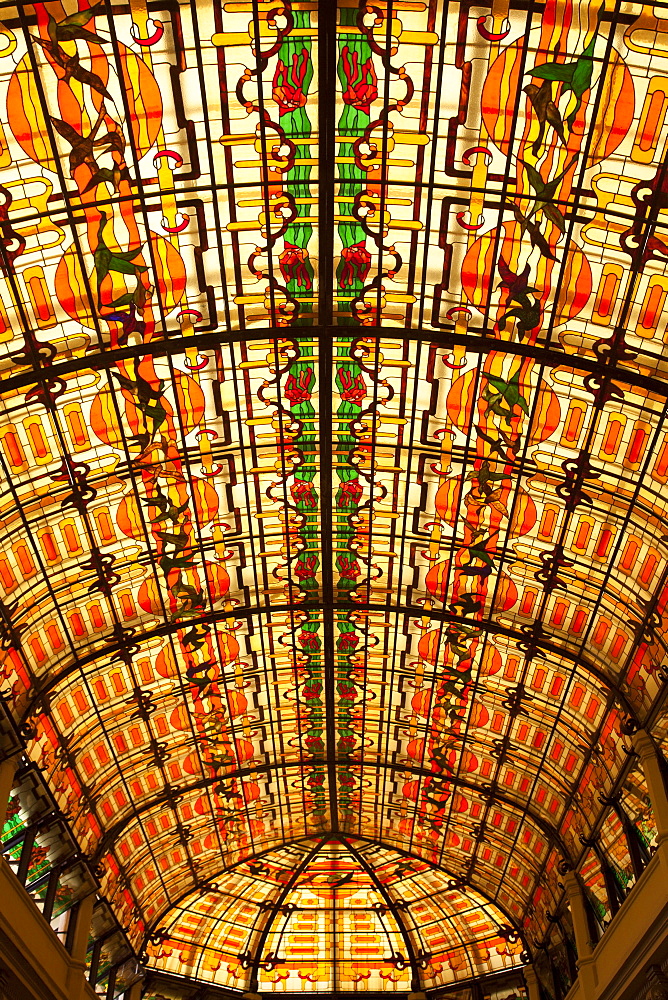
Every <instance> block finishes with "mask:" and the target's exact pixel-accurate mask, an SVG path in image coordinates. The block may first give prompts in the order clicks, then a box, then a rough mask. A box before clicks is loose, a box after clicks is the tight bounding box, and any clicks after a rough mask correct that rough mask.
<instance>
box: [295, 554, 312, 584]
mask: <svg viewBox="0 0 668 1000" xmlns="http://www.w3.org/2000/svg"><path fill="white" fill-rule="evenodd" d="M317 562H318V557H317V556H308V558H307V559H299V560H298V562H297V563H296V564H295V576H296V577H297V579H298V580H308V579H309V578H310V577H312V576H314V574H315V569H316V565H317Z"/></svg>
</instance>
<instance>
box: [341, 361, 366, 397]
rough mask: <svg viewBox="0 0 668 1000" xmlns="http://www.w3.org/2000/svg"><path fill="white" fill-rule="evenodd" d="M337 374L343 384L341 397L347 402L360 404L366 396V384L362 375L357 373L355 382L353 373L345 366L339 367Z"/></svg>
mask: <svg viewBox="0 0 668 1000" xmlns="http://www.w3.org/2000/svg"><path fill="white" fill-rule="evenodd" d="M336 374H337V375H338V377H339V381H340V383H341V385H342V386H343V392H342V393H341V399H344V400H345V401H346V402H347V403H355V404H356V405H357V406H359V405H360V403H361V402H362V400H363V399H364V397H365V396H366V386H365V384H364V379H363V378H362V375H361V374H357V375H356V376H355V381H354V382H353V377H352V375H351V374H350V372H349V371H346V369H345V368H339V370H338V372H337V373H336Z"/></svg>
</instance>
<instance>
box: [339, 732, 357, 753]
mask: <svg viewBox="0 0 668 1000" xmlns="http://www.w3.org/2000/svg"><path fill="white" fill-rule="evenodd" d="M356 742H357V741H356V739H355V737H354V736H342V737H341V739H340V740H339V750H340V751H341V752H342V753H350V752H351V751H352V750H354V749H355V743H356Z"/></svg>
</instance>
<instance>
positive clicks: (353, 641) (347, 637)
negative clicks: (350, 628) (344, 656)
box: [337, 632, 360, 653]
mask: <svg viewBox="0 0 668 1000" xmlns="http://www.w3.org/2000/svg"><path fill="white" fill-rule="evenodd" d="M359 641H360V637H359V636H358V635H356V634H355V633H354V632H342V633H341V635H340V636H339V638H338V641H337V647H338V648H339V649H340V650H341V652H342V653H343V652H345V651H346V650H348V649H350V650H354V649H355V646H356V645H357V643H358V642H359Z"/></svg>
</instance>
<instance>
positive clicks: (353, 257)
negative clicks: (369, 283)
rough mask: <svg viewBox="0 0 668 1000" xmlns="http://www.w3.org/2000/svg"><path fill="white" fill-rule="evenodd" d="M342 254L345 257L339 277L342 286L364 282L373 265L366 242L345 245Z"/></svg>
mask: <svg viewBox="0 0 668 1000" xmlns="http://www.w3.org/2000/svg"><path fill="white" fill-rule="evenodd" d="M341 256H342V257H343V268H342V270H341V277H340V278H339V285H340V286H341V288H345V287H346V286H348V287H350V286H351V285H353V284H354V283H355V282H356V281H360V282H364V280H365V278H366V276H367V274H368V273H369V268H370V267H371V254H370V253H369V251H368V250H367V249H366V247H365V246H364V243H353V245H352V246H350V247H344V248H343V250H342V251H341Z"/></svg>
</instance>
